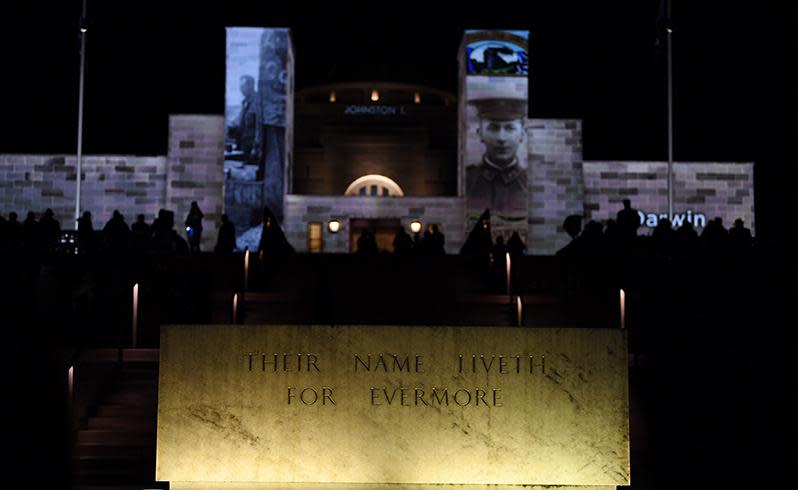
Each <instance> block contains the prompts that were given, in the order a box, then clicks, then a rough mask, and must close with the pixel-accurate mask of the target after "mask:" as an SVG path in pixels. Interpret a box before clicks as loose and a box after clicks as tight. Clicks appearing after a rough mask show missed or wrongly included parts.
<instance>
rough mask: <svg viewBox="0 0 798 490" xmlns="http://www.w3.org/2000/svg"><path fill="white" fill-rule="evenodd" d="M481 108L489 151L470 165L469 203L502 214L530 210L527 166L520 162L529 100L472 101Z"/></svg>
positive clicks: (473, 207) (482, 129)
mask: <svg viewBox="0 0 798 490" xmlns="http://www.w3.org/2000/svg"><path fill="white" fill-rule="evenodd" d="M470 103H471V104H474V106H476V108H477V114H478V116H479V128H478V129H477V132H478V133H479V136H480V138H481V139H482V143H484V145H485V153H484V154H483V155H482V160H481V161H480V162H479V163H477V164H471V165H470V166H468V167H466V204H467V208H468V209H470V210H484V209H486V208H488V209H490V210H491V212H492V213H493V214H496V215H498V216H507V217H513V216H522V215H525V214H526V212H527V175H526V169H525V168H523V167H522V166H521V165H520V162H519V161H518V154H517V153H518V146H519V145H520V144H521V142H522V141H523V139H524V117H525V115H526V100H524V99H511V98H495V99H479V100H473V101H470Z"/></svg>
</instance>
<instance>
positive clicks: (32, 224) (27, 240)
mask: <svg viewBox="0 0 798 490" xmlns="http://www.w3.org/2000/svg"><path fill="white" fill-rule="evenodd" d="M38 238H39V222H38V221H36V214H34V212H33V211H28V214H27V215H26V216H25V221H23V222H22V242H23V246H24V247H25V249H26V250H27V251H33V249H34V248H36V244H37V240H38Z"/></svg>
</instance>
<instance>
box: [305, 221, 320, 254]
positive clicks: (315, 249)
mask: <svg viewBox="0 0 798 490" xmlns="http://www.w3.org/2000/svg"><path fill="white" fill-rule="evenodd" d="M322 251H324V236H323V234H322V226H321V223H317V222H313V223H308V252H310V253H312V254H316V253H321V252H322Z"/></svg>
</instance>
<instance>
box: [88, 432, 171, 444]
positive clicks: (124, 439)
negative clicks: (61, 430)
mask: <svg viewBox="0 0 798 490" xmlns="http://www.w3.org/2000/svg"><path fill="white" fill-rule="evenodd" d="M77 442H78V444H79V445H104V446H150V445H153V444H154V443H155V433H154V432H151V433H147V432H122V431H119V430H108V429H84V430H80V431H78V441H77Z"/></svg>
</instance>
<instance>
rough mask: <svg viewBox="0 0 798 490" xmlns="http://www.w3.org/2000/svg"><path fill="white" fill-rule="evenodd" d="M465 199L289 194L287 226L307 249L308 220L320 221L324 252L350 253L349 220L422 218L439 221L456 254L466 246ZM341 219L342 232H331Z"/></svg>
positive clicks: (300, 246)
mask: <svg viewBox="0 0 798 490" xmlns="http://www.w3.org/2000/svg"><path fill="white" fill-rule="evenodd" d="M464 204H465V203H464V200H463V199H462V198H457V197H347V196H305V195H296V194H291V195H287V196H285V201H284V206H285V221H284V223H283V229H284V230H285V234H286V237H287V238H288V241H289V242H291V245H293V246H294V248H295V249H296V250H297V251H298V252H305V251H307V248H308V247H307V231H308V223H311V222H320V223H322V224H323V228H324V251H325V252H332V253H347V252H349V232H350V229H349V220H350V219H353V218H399V219H400V220H401V223H402V225H404V226H408V225H409V224H410V222H411V221H413V220H416V219H417V220H419V221H421V222H422V223H423V224H424V225H426V224H433V223H437V224H440V225H441V228H442V231H443V233H444V234H445V235H446V253H450V254H455V253H458V252H459V251H460V248H461V247H462V246H463V240H464V238H465V235H464V234H463V231H462V230H463V219H464V217H465V208H464ZM331 219H337V220H338V221H340V222H341V225H342V227H341V230H340V231H339V232H338V233H335V234H333V233H330V232H329V231H328V230H327V223H328V222H329V221H330V220H331Z"/></svg>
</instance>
